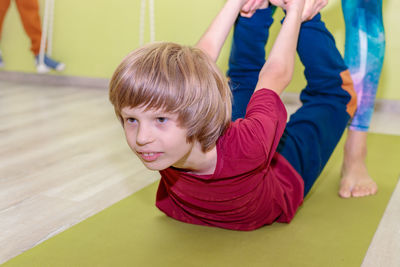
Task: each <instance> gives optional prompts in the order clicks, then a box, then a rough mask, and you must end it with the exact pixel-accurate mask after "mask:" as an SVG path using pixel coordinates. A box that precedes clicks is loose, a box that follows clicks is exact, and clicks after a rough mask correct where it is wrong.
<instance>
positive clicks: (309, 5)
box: [269, 0, 328, 21]
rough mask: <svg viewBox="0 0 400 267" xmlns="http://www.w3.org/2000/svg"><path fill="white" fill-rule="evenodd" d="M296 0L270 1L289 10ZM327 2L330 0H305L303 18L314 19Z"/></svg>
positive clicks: (303, 19)
mask: <svg viewBox="0 0 400 267" xmlns="http://www.w3.org/2000/svg"><path fill="white" fill-rule="evenodd" d="M294 1H297V0H270V1H269V2H270V3H271V4H273V5H274V6H278V7H281V8H283V9H285V10H286V11H288V8H289V6H290V5H291V4H292V2H294ZM301 1H302V0H301ZM295 4H301V3H295ZM327 4H328V0H305V4H304V9H303V13H302V15H301V20H302V21H306V20H310V19H312V18H313V17H314V16H315V15H317V14H318V12H319V11H320V10H321V9H322V8H323V7H325V6H326V5H327Z"/></svg>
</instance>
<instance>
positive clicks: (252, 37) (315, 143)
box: [228, 8, 356, 195]
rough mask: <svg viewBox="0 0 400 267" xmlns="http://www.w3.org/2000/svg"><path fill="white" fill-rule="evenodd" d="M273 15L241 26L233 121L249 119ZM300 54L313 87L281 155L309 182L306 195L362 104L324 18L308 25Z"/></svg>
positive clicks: (234, 53)
mask: <svg viewBox="0 0 400 267" xmlns="http://www.w3.org/2000/svg"><path fill="white" fill-rule="evenodd" d="M273 11H274V9H272V8H268V9H264V10H259V11H257V12H256V14H255V15H253V17H252V18H243V17H239V18H238V20H237V21H236V24H235V30H234V35H233V42H232V50H231V55H230V59H229V70H228V77H229V78H230V82H231V89H232V93H233V101H234V104H233V120H235V119H237V118H240V117H244V115H245V111H246V106H247V103H248V102H249V99H250V97H251V95H252V93H253V91H254V88H255V86H256V84H257V80H258V74H259V71H260V70H261V68H262V66H263V65H264V63H265V45H266V42H267V39H268V29H269V27H270V26H271V24H272V22H273V19H272V15H273ZM297 52H298V55H299V57H300V60H301V62H302V63H303V65H304V67H305V71H304V75H305V78H306V80H307V86H306V88H304V89H303V90H302V92H301V94H300V100H301V102H302V106H301V107H300V108H299V109H298V110H297V111H296V112H295V113H294V114H293V115H292V116H291V117H290V120H289V122H288V123H287V126H286V129H285V132H284V134H283V136H282V138H281V140H280V143H279V146H278V149H277V152H278V153H280V154H281V155H283V156H284V157H285V158H286V159H287V160H288V161H289V162H290V164H291V165H292V166H293V167H294V168H295V170H296V171H297V172H298V173H299V174H300V176H301V177H302V178H303V179H304V183H305V192H304V195H306V194H307V193H308V192H309V190H310V189H311V187H312V185H313V184H314V182H315V180H316V179H317V178H318V176H319V174H320V173H321V171H322V169H323V168H324V166H325V164H326V162H327V161H328V159H329V157H330V156H331V154H332V152H333V150H334V148H335V146H336V144H337V143H338V142H339V140H340V138H341V136H342V134H343V132H344V130H345V128H346V126H347V123H348V121H349V119H350V116H352V115H353V112H354V111H353V109H351V108H350V106H349V104H356V102H355V99H354V98H355V97H354V96H355V94H353V93H354V90H353V86H352V82H351V78H350V74H349V72H348V70H347V67H346V65H345V63H344V61H343V58H342V56H341V55H340V53H339V51H338V50H337V48H336V45H335V41H334V38H333V36H332V35H331V34H330V33H329V31H328V30H327V29H326V27H325V24H324V23H323V22H322V21H321V16H320V15H319V14H318V15H317V16H315V17H314V18H313V19H312V20H311V21H307V22H305V23H303V24H302V26H301V29H300V35H299V41H298V45H297ZM352 95H353V97H352Z"/></svg>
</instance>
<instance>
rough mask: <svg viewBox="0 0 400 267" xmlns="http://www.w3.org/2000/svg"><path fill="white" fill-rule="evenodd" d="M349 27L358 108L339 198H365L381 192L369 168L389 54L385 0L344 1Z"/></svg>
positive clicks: (349, 60)
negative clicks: (373, 122)
mask: <svg viewBox="0 0 400 267" xmlns="http://www.w3.org/2000/svg"><path fill="white" fill-rule="evenodd" d="M342 10H343V15H344V19H345V25H346V42H345V62H346V63H347V64H348V66H349V70H350V73H351V76H352V78H353V81H354V87H355V90H356V92H357V94H358V107H357V111H356V114H355V116H354V118H353V119H352V121H351V124H350V126H349V130H348V136H347V139H346V144H345V149H344V159H343V165H342V180H341V185H340V189H339V195H340V196H342V197H345V198H347V197H351V196H353V197H361V196H367V195H371V194H375V193H376V192H377V189H378V187H377V185H376V183H375V182H374V181H373V180H372V178H371V177H370V176H369V174H368V171H367V167H366V163H365V160H366V156H367V131H368V128H369V125H370V121H371V117H372V113H373V109H374V103H375V96H376V91H377V88H378V82H379V78H380V74H381V70H382V64H383V58H384V53H385V33H384V27H383V20H382V0H377V1H368V0H357V1H349V0H342Z"/></svg>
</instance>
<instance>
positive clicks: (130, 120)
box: [126, 118, 136, 123]
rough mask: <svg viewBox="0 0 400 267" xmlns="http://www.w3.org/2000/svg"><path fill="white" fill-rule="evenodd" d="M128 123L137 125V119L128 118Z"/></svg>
mask: <svg viewBox="0 0 400 267" xmlns="http://www.w3.org/2000/svg"><path fill="white" fill-rule="evenodd" d="M126 121H127V122H128V123H135V122H136V119H135V118H127V119H126Z"/></svg>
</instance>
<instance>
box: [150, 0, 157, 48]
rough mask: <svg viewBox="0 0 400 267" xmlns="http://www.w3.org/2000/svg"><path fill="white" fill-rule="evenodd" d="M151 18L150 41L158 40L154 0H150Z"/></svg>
mask: <svg viewBox="0 0 400 267" xmlns="http://www.w3.org/2000/svg"><path fill="white" fill-rule="evenodd" d="M149 19H150V42H154V41H155V40H156V29H155V23H154V0H149Z"/></svg>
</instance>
